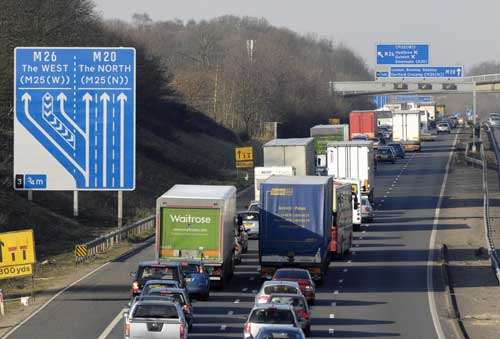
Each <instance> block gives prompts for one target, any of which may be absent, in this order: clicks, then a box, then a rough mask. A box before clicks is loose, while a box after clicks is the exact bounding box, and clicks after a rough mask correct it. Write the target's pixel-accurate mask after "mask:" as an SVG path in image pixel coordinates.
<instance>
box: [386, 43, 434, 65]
mask: <svg viewBox="0 0 500 339" xmlns="http://www.w3.org/2000/svg"><path fill="white" fill-rule="evenodd" d="M428 63H429V45H428V44H407V43H402V44H378V45H377V65H398V64H405V65H425V64H428Z"/></svg>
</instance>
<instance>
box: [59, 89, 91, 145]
mask: <svg viewBox="0 0 500 339" xmlns="http://www.w3.org/2000/svg"><path fill="white" fill-rule="evenodd" d="M67 99H68V98H67V97H66V95H65V94H64V93H63V92H61V93H59V95H58V96H57V101H59V110H60V111H61V114H62V115H63V117H64V119H66V120H67V121H68V122H69V123H70V125H71V126H72V127H73V128H74V129H75V130H76V131H78V133H80V134H81V135H82V136H83V137H84V138H85V133H84V132H83V130H82V129H81V128H80V126H78V125H77V124H76V122H75V121H74V120H73V119H71V118H70V117H69V115H68V114H67V113H66V110H65V109H64V102H65V101H66V100H67ZM85 142H87V140H85Z"/></svg>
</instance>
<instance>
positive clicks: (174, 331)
mask: <svg viewBox="0 0 500 339" xmlns="http://www.w3.org/2000/svg"><path fill="white" fill-rule="evenodd" d="M187 336H188V327H187V325H186V320H185V318H184V314H183V311H182V308H181V306H180V305H179V304H178V303H176V302H172V301H166V300H139V301H137V302H135V303H134V304H133V305H132V307H131V309H130V312H129V313H128V314H125V326H124V338H125V339H139V338H140V339H160V338H162V339H186V338H187Z"/></svg>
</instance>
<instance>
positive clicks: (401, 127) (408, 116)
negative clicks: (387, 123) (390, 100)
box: [392, 110, 421, 151]
mask: <svg viewBox="0 0 500 339" xmlns="http://www.w3.org/2000/svg"><path fill="white" fill-rule="evenodd" d="M420 117H421V113H420V110H405V111H394V112H393V114H392V140H394V141H395V142H399V143H401V144H402V145H403V146H404V148H405V151H420V142H421V136H420V133H421V129H420Z"/></svg>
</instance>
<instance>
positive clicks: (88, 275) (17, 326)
mask: <svg viewBox="0 0 500 339" xmlns="http://www.w3.org/2000/svg"><path fill="white" fill-rule="evenodd" d="M110 263H111V261H108V262H107V263H104V264H102V265H101V266H99V267H97V268H96V269H95V270H93V271H91V272H89V273H87V274H85V275H84V276H83V277H81V278H80V279H78V280H77V281H74V282H72V283H71V284H69V285H68V286H66V287H65V288H63V289H62V290H60V291H59V292H57V293H56V294H54V296H53V297H52V298H50V299H49V300H47V301H46V302H45V304H43V305H42V306H40V308H39V309H37V310H36V311H35V312H33V313H31V314H30V315H29V316H28V317H27V318H26V319H24V320H23V321H21V322H20V323H19V324H17V325H16V326H14V327H13V328H12V329H11V330H10V331H9V332H7V333H6V334H5V335H4V336H3V337H2V339H3V338H7V337H8V336H10V335H11V334H12V333H14V332H15V331H16V330H17V329H18V328H19V327H21V326H23V325H24V324H26V323H27V322H28V321H29V320H30V319H31V318H33V317H34V316H36V315H37V314H38V313H40V312H41V311H43V309H44V308H45V307H47V306H48V305H49V304H50V303H51V302H52V301H54V299H56V298H57V297H59V296H60V295H61V294H63V293H64V292H66V291H67V290H69V289H70V288H71V287H73V286H75V285H76V284H78V283H79V282H80V281H82V280H85V279H87V278H88V277H90V276H91V275H92V274H94V273H96V272H97V271H99V270H101V269H103V268H104V267H106V266H108V265H109V264H110Z"/></svg>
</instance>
